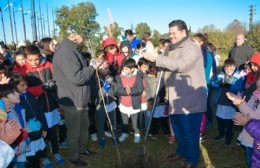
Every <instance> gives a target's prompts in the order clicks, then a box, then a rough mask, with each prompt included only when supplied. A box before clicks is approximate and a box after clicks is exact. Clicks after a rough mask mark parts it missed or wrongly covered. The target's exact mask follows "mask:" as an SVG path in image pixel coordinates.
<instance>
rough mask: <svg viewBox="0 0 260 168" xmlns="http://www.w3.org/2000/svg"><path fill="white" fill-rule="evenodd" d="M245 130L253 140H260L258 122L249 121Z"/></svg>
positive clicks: (259, 121)
mask: <svg viewBox="0 0 260 168" xmlns="http://www.w3.org/2000/svg"><path fill="white" fill-rule="evenodd" d="M245 127H246V129H247V131H248V133H249V134H250V135H251V136H252V137H254V138H255V139H260V129H259V128H260V120H254V119H252V120H250V121H249V122H247V124H246V126H245Z"/></svg>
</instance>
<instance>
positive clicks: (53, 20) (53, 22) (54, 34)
mask: <svg viewBox="0 0 260 168" xmlns="http://www.w3.org/2000/svg"><path fill="white" fill-rule="evenodd" d="M52 24H53V26H52V27H53V34H52V36H53V37H55V36H56V33H55V19H54V9H53V7H52Z"/></svg>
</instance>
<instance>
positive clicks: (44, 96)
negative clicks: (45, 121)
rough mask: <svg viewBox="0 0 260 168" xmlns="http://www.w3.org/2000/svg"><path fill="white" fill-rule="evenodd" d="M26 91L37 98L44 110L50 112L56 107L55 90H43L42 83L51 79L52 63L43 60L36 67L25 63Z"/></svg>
mask: <svg viewBox="0 0 260 168" xmlns="http://www.w3.org/2000/svg"><path fill="white" fill-rule="evenodd" d="M25 69H26V80H27V84H28V91H29V92H30V93H31V94H32V95H33V96H34V97H36V98H37V100H38V102H39V103H40V105H41V108H42V109H43V110H44V112H50V111H52V110H54V109H55V108H57V107H58V102H57V101H56V91H55V90H53V91H45V90H44V89H43V84H45V83H47V82H48V81H50V80H52V79H53V75H52V64H51V63H50V62H47V61H46V62H43V63H41V64H40V65H39V66H38V67H37V68H34V67H32V66H31V65H30V64H28V63H27V62H26V63H25Z"/></svg>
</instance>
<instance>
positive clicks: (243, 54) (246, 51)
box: [228, 43, 254, 69]
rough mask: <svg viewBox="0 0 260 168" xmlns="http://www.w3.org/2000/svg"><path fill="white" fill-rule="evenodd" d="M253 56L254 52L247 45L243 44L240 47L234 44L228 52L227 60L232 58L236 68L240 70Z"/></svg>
mask: <svg viewBox="0 0 260 168" xmlns="http://www.w3.org/2000/svg"><path fill="white" fill-rule="evenodd" d="M253 54H254V50H253V48H252V47H250V46H249V45H248V44H247V43H244V44H243V45H241V46H237V45H236V44H235V45H234V46H233V48H232V49H231V50H230V51H229V54H228V58H232V59H234V60H235V63H236V67H239V69H241V68H242V67H241V66H243V65H244V64H245V63H246V62H247V61H249V60H250V58H251V57H252V55H253Z"/></svg>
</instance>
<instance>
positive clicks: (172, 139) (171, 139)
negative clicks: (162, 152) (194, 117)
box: [168, 136, 175, 144]
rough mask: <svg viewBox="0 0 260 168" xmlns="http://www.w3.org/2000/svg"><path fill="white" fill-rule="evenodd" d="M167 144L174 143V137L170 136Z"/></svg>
mask: <svg viewBox="0 0 260 168" xmlns="http://www.w3.org/2000/svg"><path fill="white" fill-rule="evenodd" d="M168 142H169V144H174V142H175V136H171V137H170V138H169V141H168Z"/></svg>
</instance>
